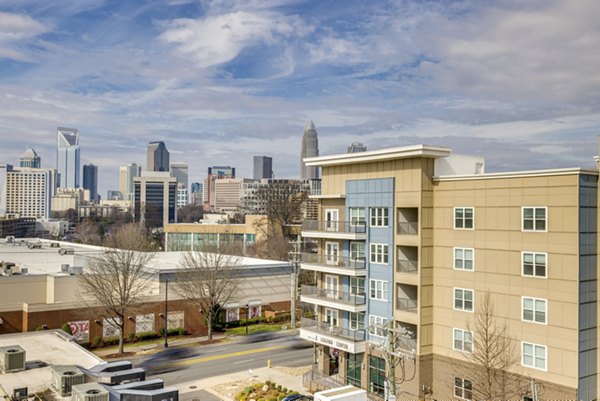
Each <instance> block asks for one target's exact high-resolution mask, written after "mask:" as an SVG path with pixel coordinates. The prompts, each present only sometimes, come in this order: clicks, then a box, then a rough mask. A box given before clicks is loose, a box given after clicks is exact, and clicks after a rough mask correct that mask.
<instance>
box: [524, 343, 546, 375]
mask: <svg viewBox="0 0 600 401" xmlns="http://www.w3.org/2000/svg"><path fill="white" fill-rule="evenodd" d="M526 345H531V346H532V347H533V354H532V355H531V357H532V358H533V365H527V364H525V346H526ZM537 348H543V349H544V367H543V368H538V367H537V366H535V358H536V356H535V351H536V349H537ZM521 366H523V367H525V368H529V369H535V370H541V371H542V372H547V371H548V347H547V346H545V345H542V344H535V343H530V342H527V341H521Z"/></svg>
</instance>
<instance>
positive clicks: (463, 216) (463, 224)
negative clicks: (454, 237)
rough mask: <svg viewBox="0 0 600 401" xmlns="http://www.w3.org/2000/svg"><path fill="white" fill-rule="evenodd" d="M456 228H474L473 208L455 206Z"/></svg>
mask: <svg viewBox="0 0 600 401" xmlns="http://www.w3.org/2000/svg"><path fill="white" fill-rule="evenodd" d="M454 228H458V229H464V230H472V229H473V208H472V207H455V208H454Z"/></svg>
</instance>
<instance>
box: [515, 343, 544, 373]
mask: <svg viewBox="0 0 600 401" xmlns="http://www.w3.org/2000/svg"><path fill="white" fill-rule="evenodd" d="M546 352H547V349H546V346H545V345H538V344H532V343H526V342H524V343H522V355H521V363H522V364H523V366H527V367H529V368H534V369H540V370H546Z"/></svg>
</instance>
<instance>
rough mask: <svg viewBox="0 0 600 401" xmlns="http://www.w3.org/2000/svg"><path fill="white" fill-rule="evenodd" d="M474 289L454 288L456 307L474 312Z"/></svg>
mask: <svg viewBox="0 0 600 401" xmlns="http://www.w3.org/2000/svg"><path fill="white" fill-rule="evenodd" d="M473 298H474V297H473V290H466V289H463V288H455V289H454V309H458V310H464V311H467V312H473Z"/></svg>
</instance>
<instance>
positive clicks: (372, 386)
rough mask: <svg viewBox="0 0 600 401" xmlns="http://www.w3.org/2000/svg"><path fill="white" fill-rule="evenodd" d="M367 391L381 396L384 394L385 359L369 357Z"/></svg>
mask: <svg viewBox="0 0 600 401" xmlns="http://www.w3.org/2000/svg"><path fill="white" fill-rule="evenodd" d="M369 391H370V392H371V393H375V394H378V395H380V396H382V397H383V396H384V395H385V360H384V359H383V358H377V357H376V356H370V357H369Z"/></svg>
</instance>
